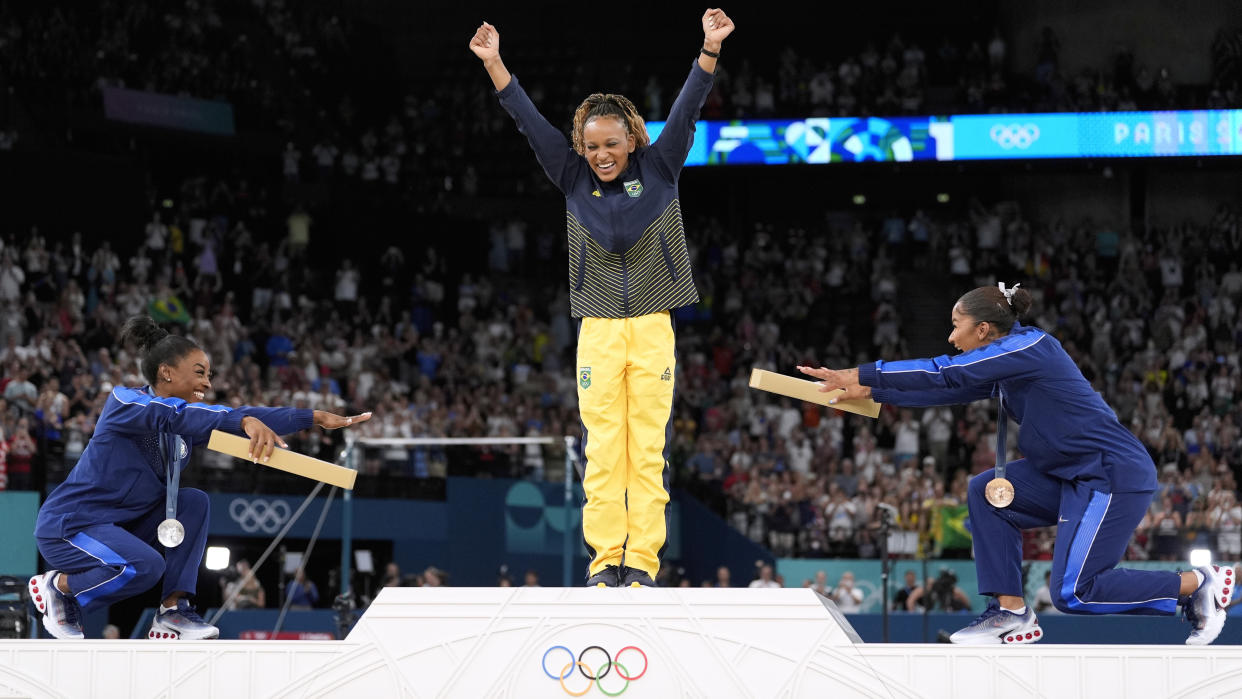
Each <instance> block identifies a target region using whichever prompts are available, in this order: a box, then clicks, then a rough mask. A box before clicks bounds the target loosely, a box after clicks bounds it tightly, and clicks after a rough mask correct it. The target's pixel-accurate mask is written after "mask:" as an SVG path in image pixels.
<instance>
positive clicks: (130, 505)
mask: <svg viewBox="0 0 1242 699" xmlns="http://www.w3.org/2000/svg"><path fill="white" fill-rule="evenodd" d="M247 416H249V417H253V418H256V419H258V420H260V421H262V422H263V423H264V424H266V425H267V426H268V427H270V428H272V431H274V432H276V433H277V434H290V433H293V432H297V431H299V430H303V429H306V428H308V427H310V426H311V425H312V424H313V423H314V412H313V411H311V410H308V409H298V408H256V407H251V406H243V407H241V408H237V409H233V408H229V407H228V406H224V405H208V404H206V403H187V402H185V401H184V400H181V399H180V398H159V397H156V396H155V395H153V394H152V393H151V391H150V387H143V388H126V387H118V388H116V389H113V391H112V393H111V394H110V395H109V396H108V400H107V403H105V404H104V409H103V413H102V414H101V415H100V416H99V422H98V423H97V424H96V426H95V434H94V435H93V436H92V437H91V440H90V442H89V443H88V444H87V445H86V450H85V451H83V452H82V456H81V458H80V459H79V461H78V464H77V466H75V467H74V468H73V471H71V472H70V473H69V477H68V478H67V479H66V480H65V482H64V483H61V484H60V485H59V486H57V487H56V489H55V490H53V491H52V493H51V494H50V495H48V497H47V500H46V501H45V502H44V503H43V507H41V508H40V509H39V517H38V519H37V520H36V522H35V536H37V537H40V538H51V539H60V538H65V537H69V536H72V535H73V534H74V533H75V532H78V531H80V530H82V529H84V528H86V527H90V526H94V525H97V524H122V523H125V522H128V521H132V520H134V519H137V518H138V517H141V516H142V515H144V514H146V513H148V512H150V511H151V509H152V508H154V507H161V508H162V507H163V506H164V496H165V492H166V487H167V486H166V480H165V474H164V471H165V469H164V464H165V461H166V460H167V459H172V460H175V461H176V465H175V467H176V468H178V469H181V468H184V467H185V463H186V460H187V459H188V458H189V454H190V451H191V450H193V448H194V447H195V445H197V444H203V443H206V442H207V440H208V438H209V437H210V435H211V431H212V430H216V429H218V430H221V431H223V432H230V433H232V434H237V435H243V436H244V435H245V433H244V432H242V430H241V422H242V418H245V417H247ZM172 435H179V436H180V437H181V439H182V440H183V441H184V445H185V447H186V448H185V449H184V450H182V451H181V453H178V454H171V453H169V452H170V451H172V449H170V448H169V447H170V445H171V444H174V443H175V440H172V439H170V437H171V436H172Z"/></svg>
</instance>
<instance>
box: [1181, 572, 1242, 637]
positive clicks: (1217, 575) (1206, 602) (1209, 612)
mask: <svg viewBox="0 0 1242 699" xmlns="http://www.w3.org/2000/svg"><path fill="white" fill-rule="evenodd" d="M1195 570H1197V571H1199V572H1200V573H1202V574H1203V584H1202V585H1199V589H1197V590H1195V591H1194V593H1193V594H1191V595H1190V598H1189V599H1187V600H1186V620H1187V621H1189V622H1190V623H1191V624H1192V625H1193V626H1194V630H1192V631H1191V632H1190V636H1189V637H1188V638H1187V639H1186V645H1188V646H1206V645H1207V644H1209V643H1211V642H1212V641H1215V640H1216V637H1217V636H1219V635H1220V632H1221V629H1223V628H1225V617H1226V616H1228V615H1227V611H1228V609H1229V601H1230V600H1232V599H1233V596H1234V595H1233V588H1234V587H1235V583H1237V581H1238V578H1237V576H1236V575H1235V574H1234V573H1236V572H1237V571H1236V570H1235V569H1234V567H1233V566H1229V565H1226V566H1218V565H1214V566H1203V567H1202V568H1195Z"/></svg>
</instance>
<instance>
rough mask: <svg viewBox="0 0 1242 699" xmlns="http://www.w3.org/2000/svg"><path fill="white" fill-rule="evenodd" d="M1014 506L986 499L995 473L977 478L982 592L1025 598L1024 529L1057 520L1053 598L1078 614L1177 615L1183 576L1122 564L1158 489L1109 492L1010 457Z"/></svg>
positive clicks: (974, 508)
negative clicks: (1135, 532) (1132, 538)
mask: <svg viewBox="0 0 1242 699" xmlns="http://www.w3.org/2000/svg"><path fill="white" fill-rule="evenodd" d="M1005 477H1006V478H1007V479H1009V481H1010V482H1011V483H1013V490H1014V499H1013V502H1012V503H1011V504H1010V505H1009V507H1005V508H996V507H993V506H992V505H991V504H989V503H988V501H987V498H986V497H985V496H984V487H985V486H986V485H987V484H988V481H990V480H992V478H993V470H992V469H989V470H988V471H986V472H984V473H981V474H979V475H977V476H975V477H974V478H972V479H971V481H970V497H969V507H970V530H971V535H972V536H973V537H974V546H975V567H976V570H977V575H978V578H979V592H980V593H981V594H985V595H1014V596H1018V597H1021V596H1023V589H1022V530H1023V529H1032V528H1035V527H1046V526H1051V525H1053V524H1055V525H1057V541H1056V548H1055V551H1054V554H1053V560H1052V579H1051V581H1050V582H1049V588H1050V589H1049V591H1050V592H1051V596H1052V602H1053V604H1054V605H1055V606H1056V608H1057V609H1060V610H1061V611H1063V612H1068V613H1071V614H1165V615H1168V614H1174V613H1176V611H1177V601H1178V590H1179V588H1180V586H1181V577H1180V576H1179V575H1178V574H1177V573H1174V572H1171V571H1162V570H1130V569H1126V568H1117V567H1116V565H1117V563H1118V562H1119V561H1120V560H1121V559H1122V557H1123V556H1124V555H1125V551H1126V546H1127V545H1128V544H1129V542H1130V537H1132V536H1134V529H1135V528H1136V527H1137V526H1138V524H1139V522H1140V521H1141V520H1142V519H1143V515H1144V513H1146V511H1147V507H1148V506H1149V505H1150V504H1151V498H1152V494H1151V493H1150V492H1141V493H1103V492H1100V491H1097V490H1091V489H1090V488H1087V487H1085V486H1083V485H1081V484H1080V483H1076V482H1074V481H1066V480H1062V479H1060V478H1053V477H1051V476H1048V475H1046V474H1044V473H1043V472H1041V471H1039V470H1037V469H1036V468H1034V467H1033V466H1031V465H1030V464H1028V463H1027V461H1026V459H1019V460H1017V461H1012V462H1010V463H1009V464H1008V465H1007V466H1006V467H1005Z"/></svg>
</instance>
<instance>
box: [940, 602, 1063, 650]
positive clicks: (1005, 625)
mask: <svg viewBox="0 0 1242 699" xmlns="http://www.w3.org/2000/svg"><path fill="white" fill-rule="evenodd" d="M1043 639H1044V632H1043V629H1041V628H1039V620H1038V619H1036V618H1035V610H1033V609H1031V607H1030V605H1027V608H1026V613H1025V614H1015V613H1013V612H1011V611H1009V610H1008V609H1002V608H1001V606H1000V604H999V603H997V601H996V599H995V598H993V599H992V601H990V602H988V608H987V609H985V610H983V613H982V614H980V615H979V616H978V618H976V619H975V620H974V621H972V622H971V623H970V625H969V626H966V627H965V628H962V629H958V630H957V631H955V632H953V635H952V636H949V641H950V642H951V643H957V644H959V645H964V646H985V645H1010V644H1013V645H1016V644H1018V643H1035V642H1036V641H1042V640H1043Z"/></svg>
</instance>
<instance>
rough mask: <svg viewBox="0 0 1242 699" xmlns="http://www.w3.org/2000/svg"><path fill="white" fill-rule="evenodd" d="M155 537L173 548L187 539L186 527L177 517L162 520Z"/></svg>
mask: <svg viewBox="0 0 1242 699" xmlns="http://www.w3.org/2000/svg"><path fill="white" fill-rule="evenodd" d="M155 538H157V539H159V541H160V543H161V544H163V545H164V546H166V547H168V548H173V547H175V546H178V545H180V544H181V542H182V541H185V527H183V526H182V525H181V522H178V521H177V520H175V519H172V518H169V519H166V520H164V521H163V522H160V526H159V528H158V529H156V530H155Z"/></svg>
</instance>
